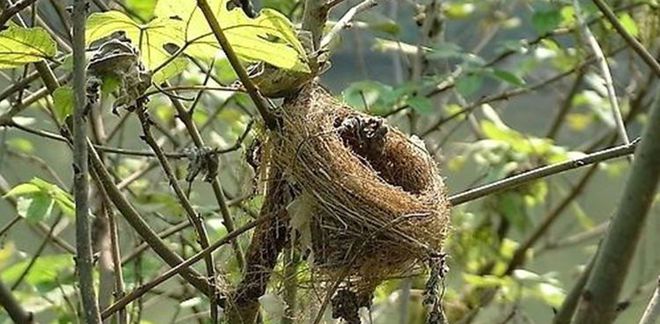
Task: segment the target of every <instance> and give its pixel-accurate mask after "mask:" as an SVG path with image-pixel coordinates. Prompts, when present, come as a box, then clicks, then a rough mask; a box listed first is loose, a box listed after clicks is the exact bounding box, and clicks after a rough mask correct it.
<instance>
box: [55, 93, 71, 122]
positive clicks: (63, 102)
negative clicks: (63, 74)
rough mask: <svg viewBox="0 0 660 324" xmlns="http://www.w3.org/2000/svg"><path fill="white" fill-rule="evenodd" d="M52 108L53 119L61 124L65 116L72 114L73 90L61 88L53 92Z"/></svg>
mask: <svg viewBox="0 0 660 324" xmlns="http://www.w3.org/2000/svg"><path fill="white" fill-rule="evenodd" d="M53 108H54V112H55V118H56V119H57V120H58V121H59V122H60V123H61V122H63V121H64V118H66V116H68V115H71V114H72V113H73V88H71V86H61V87H59V88H57V89H55V91H54V92H53Z"/></svg>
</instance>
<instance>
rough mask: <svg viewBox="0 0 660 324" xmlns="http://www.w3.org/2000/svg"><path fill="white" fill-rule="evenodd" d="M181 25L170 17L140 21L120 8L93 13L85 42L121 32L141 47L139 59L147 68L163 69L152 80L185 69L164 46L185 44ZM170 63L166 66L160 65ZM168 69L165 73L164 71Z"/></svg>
mask: <svg viewBox="0 0 660 324" xmlns="http://www.w3.org/2000/svg"><path fill="white" fill-rule="evenodd" d="M180 27H181V25H180V24H179V23H178V22H177V21H175V20H173V19H170V18H156V19H154V20H152V21H150V22H149V23H147V24H139V23H137V22H135V21H133V20H132V19H131V18H129V17H128V16H126V15H125V14H124V13H122V12H119V11H107V12H102V13H93V14H91V15H90V16H89V18H88V19H87V34H86V39H87V42H88V43H91V42H93V41H96V40H99V39H101V38H104V37H107V36H110V35H112V33H114V32H117V31H123V32H125V33H126V36H127V37H128V38H129V39H130V40H131V42H133V44H135V45H136V46H137V48H138V49H139V50H140V58H141V60H142V63H144V65H145V67H146V68H147V69H149V70H154V69H157V68H158V69H159V70H160V69H162V71H161V72H163V73H162V74H164V75H159V76H154V82H158V81H163V80H166V79H168V78H169V77H172V76H174V75H176V74H178V73H180V72H181V71H182V68H185V64H183V66H182V62H181V60H171V56H172V55H171V54H170V53H169V52H168V51H167V50H166V49H165V46H166V45H168V44H173V45H175V46H176V47H181V46H183V44H184V38H183V33H182V30H181V28H180ZM168 62H169V64H168V65H169V66H165V67H163V66H162V65H163V64H165V63H168ZM164 72H167V73H164Z"/></svg>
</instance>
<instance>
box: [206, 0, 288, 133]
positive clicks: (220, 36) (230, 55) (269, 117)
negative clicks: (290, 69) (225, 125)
mask: <svg viewBox="0 0 660 324" xmlns="http://www.w3.org/2000/svg"><path fill="white" fill-rule="evenodd" d="M197 7H199V9H200V10H201V11H202V13H203V14H204V17H205V18H206V22H207V23H208V24H209V27H211V31H213V35H214V36H215V38H216V40H217V41H218V43H220V46H221V47H222V50H223V51H224V52H225V55H227V59H228V60H229V63H230V64H231V66H232V68H233V69H234V71H235V72H236V74H237V75H238V79H239V80H241V83H242V84H243V86H244V87H245V89H246V90H247V92H248V94H249V95H250V98H252V101H253V102H254V105H255V106H256V107H257V110H258V111H259V114H261V117H262V118H263V119H264V122H265V123H266V127H268V128H269V129H275V128H277V121H276V119H275V117H274V116H273V114H272V113H271V112H270V111H269V110H268V105H267V104H266V101H265V100H264V98H263V97H262V96H261V94H259V89H257V87H256V86H255V85H254V83H252V80H250V77H249V76H248V74H247V72H246V71H245V68H244V67H243V65H241V62H240V61H239V59H238V56H237V55H236V52H234V49H233V48H232V46H231V44H229V41H228V40H227V37H226V36H225V33H224V31H223V30H222V28H221V27H220V24H219V23H218V20H217V19H216V17H215V15H214V14H213V10H212V9H211V7H210V6H209V4H208V2H207V1H206V0H197Z"/></svg>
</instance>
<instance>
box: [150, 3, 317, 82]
mask: <svg viewBox="0 0 660 324" xmlns="http://www.w3.org/2000/svg"><path fill="white" fill-rule="evenodd" d="M209 6H210V7H211V8H212V10H213V13H214V14H215V16H216V18H217V19H218V22H219V23H220V26H221V27H222V28H223V30H224V32H225V34H226V36H227V39H228V40H229V43H230V44H231V45H232V46H233V48H234V50H235V51H236V54H237V55H238V56H239V57H240V58H241V59H242V60H244V61H246V62H257V61H264V62H266V63H269V64H271V65H273V66H276V67H279V68H282V69H287V70H294V71H300V72H309V71H310V70H309V66H308V64H307V55H306V51H305V48H304V47H303V45H302V44H301V43H300V41H299V40H298V37H297V36H296V33H295V31H294V28H293V25H292V24H291V22H290V21H289V19H288V18H286V17H285V16H284V15H282V14H281V13H279V12H277V11H275V10H272V9H263V10H261V13H260V14H259V16H258V17H257V18H255V19H250V18H249V17H247V16H246V15H245V13H243V11H242V10H228V9H227V0H211V1H209ZM155 14H156V17H160V18H159V19H165V18H166V17H167V18H169V19H170V21H177V22H178V24H179V26H180V28H181V29H182V30H183V31H184V35H185V39H186V41H187V42H189V43H191V44H190V45H189V46H188V48H187V50H186V53H188V54H190V55H192V56H195V57H200V58H208V57H213V56H215V55H216V54H217V53H218V51H219V49H220V46H219V44H218V42H217V40H216V39H215V37H214V36H213V34H212V33H211V29H210V28H209V26H208V23H207V22H206V19H205V18H204V15H203V14H202V12H201V11H200V10H199V9H198V8H197V6H196V2H195V1H179V0H160V1H158V4H157V5H156V9H155Z"/></svg>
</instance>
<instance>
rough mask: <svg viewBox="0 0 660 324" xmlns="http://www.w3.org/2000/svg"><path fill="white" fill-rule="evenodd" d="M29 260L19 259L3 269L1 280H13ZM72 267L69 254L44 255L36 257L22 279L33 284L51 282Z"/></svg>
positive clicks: (71, 259)
mask: <svg viewBox="0 0 660 324" xmlns="http://www.w3.org/2000/svg"><path fill="white" fill-rule="evenodd" d="M30 261H31V260H25V261H21V262H18V263H16V264H14V265H12V266H10V267H8V268H6V269H3V270H2V273H1V274H0V278H2V281H3V282H11V283H13V282H15V281H16V280H17V279H18V278H19V276H20V275H21V274H22V273H23V272H24V271H25V269H26V268H27V267H28V265H29V263H30ZM73 268H74V262H73V257H72V256H71V255H69V254H59V255H44V256H41V257H39V258H37V259H36V261H35V262H34V264H33V265H32V268H30V272H28V274H27V275H26V276H25V279H24V280H25V282H26V283H28V284H30V285H33V286H36V285H40V284H45V283H51V282H53V281H55V279H58V278H59V276H60V274H61V273H62V272H64V271H67V270H68V271H73Z"/></svg>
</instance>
